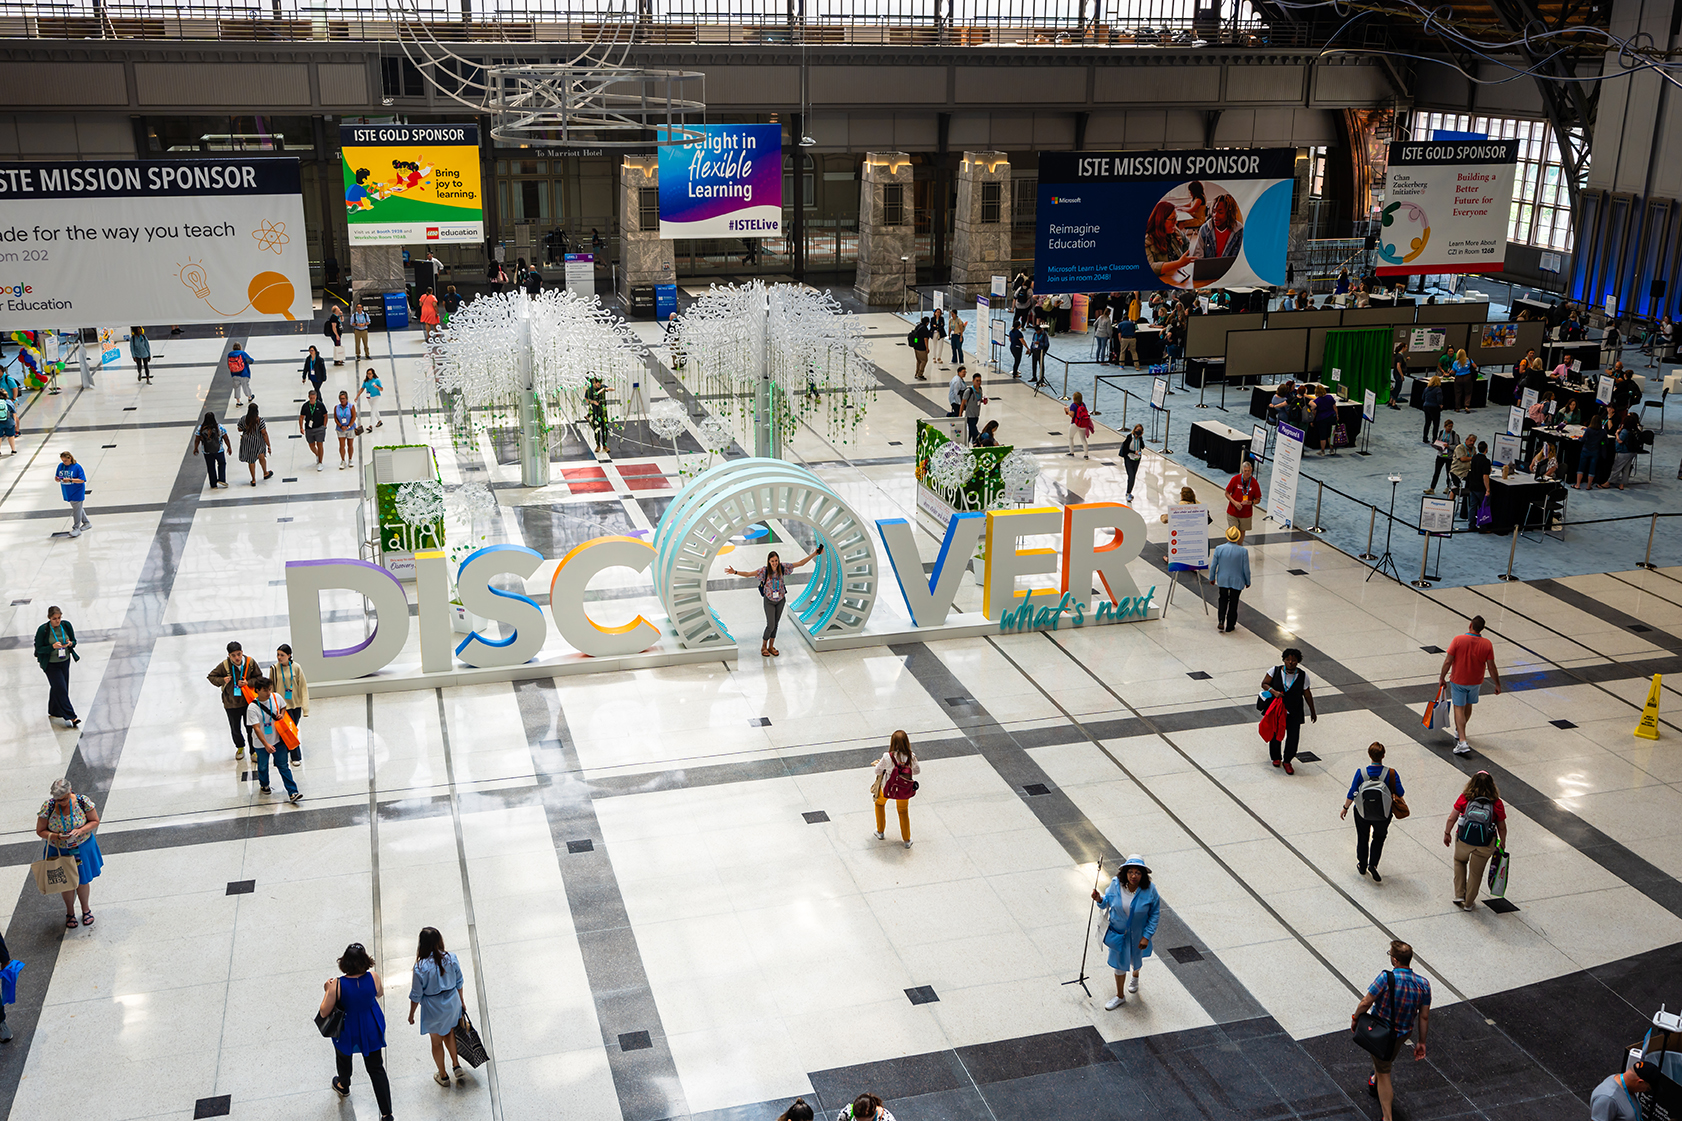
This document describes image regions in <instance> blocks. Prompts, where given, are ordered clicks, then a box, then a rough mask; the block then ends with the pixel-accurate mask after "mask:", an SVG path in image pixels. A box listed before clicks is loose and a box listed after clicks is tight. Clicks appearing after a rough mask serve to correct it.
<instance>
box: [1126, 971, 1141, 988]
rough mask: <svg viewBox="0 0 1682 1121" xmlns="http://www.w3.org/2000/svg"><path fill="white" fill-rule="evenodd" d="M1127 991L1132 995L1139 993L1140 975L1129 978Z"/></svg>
mask: <svg viewBox="0 0 1682 1121" xmlns="http://www.w3.org/2000/svg"><path fill="white" fill-rule="evenodd" d="M1127 991H1128V992H1130V993H1136V992H1138V991H1139V975H1138V974H1137V973H1135V974H1133V975H1132V976H1130V977H1128V978H1127Z"/></svg>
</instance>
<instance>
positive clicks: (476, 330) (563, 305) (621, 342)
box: [434, 289, 643, 436]
mask: <svg viewBox="0 0 1682 1121" xmlns="http://www.w3.org/2000/svg"><path fill="white" fill-rule="evenodd" d="M528 315H529V317H530V320H531V326H530V331H529V338H530V343H529V346H530V354H531V370H532V385H533V392H534V393H535V394H536V396H537V398H538V400H539V401H541V402H543V404H544V407H545V410H546V411H547V412H548V415H549V416H550V417H551V418H552V419H556V420H561V421H565V420H575V419H580V418H582V417H583V416H584V404H583V397H584V389H585V387H586V386H587V385H588V384H589V382H590V378H591V377H595V376H600V377H601V378H602V380H603V382H604V383H605V384H606V386H607V388H608V391H609V396H610V400H617V401H618V402H620V403H621V404H623V403H624V402H625V401H626V400H627V399H628V398H629V397H630V392H631V382H632V381H633V380H635V379H636V378H637V377H638V376H639V375H640V373H641V371H642V369H643V361H642V357H641V355H642V351H643V346H642V344H641V343H640V342H638V341H637V338H636V336H635V335H634V334H633V333H632V332H631V329H630V327H629V326H628V325H626V323H625V321H624V320H622V319H620V318H619V317H618V316H616V315H614V314H613V313H611V312H609V311H608V310H607V309H606V308H604V307H602V306H601V304H600V303H599V302H598V301H597V300H596V299H595V298H594V297H591V298H590V299H588V300H586V299H584V298H583V297H581V296H578V295H577V294H575V293H573V292H569V291H566V290H564V289H550V290H549V291H547V292H543V293H540V294H539V295H537V296H535V297H532V296H527V295H526V294H524V293H522V292H503V293H497V294H492V295H484V296H479V297H477V298H475V299H473V300H469V301H468V302H467V303H464V304H462V305H461V307H460V308H458V309H457V310H456V313H455V314H454V315H452V316H450V325H449V326H448V327H446V328H445V329H444V330H443V332H442V333H441V335H440V337H439V339H438V343H437V346H436V350H437V358H436V361H435V363H434V367H435V369H436V370H437V380H438V388H439V390H441V391H442V393H443V394H444V396H445V399H446V401H448V402H450V407H451V409H452V413H453V414H454V415H456V416H461V415H465V416H466V417H467V420H466V424H467V425H468V426H471V425H472V424H473V423H475V422H478V423H481V424H495V425H501V424H504V423H507V421H508V417H509V416H510V415H511V413H512V410H513V408H514V406H515V404H516V402H517V401H518V400H519V396H520V394H521V393H522V392H524V389H525V386H524V385H523V384H522V376H521V372H520V358H521V351H522V350H523V349H525V348H526V346H527V345H528V344H527V343H526V341H525V340H526V338H527V337H528V333H527V332H526V330H525V328H524V324H523V323H522V320H523V319H525V318H526V317H527V316H528ZM457 402H459V404H458V403H457ZM461 410H466V411H465V414H463V413H462V412H461ZM467 435H468V436H471V433H468V434H467Z"/></svg>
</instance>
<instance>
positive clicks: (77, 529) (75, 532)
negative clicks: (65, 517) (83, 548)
mask: <svg viewBox="0 0 1682 1121" xmlns="http://www.w3.org/2000/svg"><path fill="white" fill-rule="evenodd" d="M70 536H72V537H80V536H82V528H81V527H80V526H77V527H75V528H74V529H72V530H71V531H70Z"/></svg>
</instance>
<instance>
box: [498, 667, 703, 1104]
mask: <svg viewBox="0 0 1682 1121" xmlns="http://www.w3.org/2000/svg"><path fill="white" fill-rule="evenodd" d="M514 695H515V699H516V701H517V703H518V705H519V709H520V718H521V721H522V722H523V723H524V725H525V731H526V742H527V744H528V745H529V746H530V748H531V759H532V768H533V770H534V771H535V772H536V774H537V775H538V778H539V780H540V785H539V787H538V789H539V791H540V794H541V798H542V802H543V810H544V814H545V816H546V817H547V819H548V822H549V835H550V838H551V839H552V840H553V842H554V845H555V853H556V858H557V859H558V860H559V861H560V868H561V880H562V883H563V884H564V885H565V888H566V897H567V906H568V907H569V908H570V909H571V912H572V922H573V927H574V929H575V931H576V934H577V939H578V949H579V952H580V953H581V954H582V956H583V959H584V974H585V977H586V978H587V979H588V981H589V984H590V995H591V998H592V999H593V1000H594V1002H595V1008H596V1019H597V1021H598V1023H599V1024H600V1026H601V1032H602V1046H603V1047H604V1048H606V1051H607V1065H608V1069H609V1071H610V1072H611V1073H612V1076H613V1085H614V1089H615V1091H616V1092H617V1093H618V1096H619V1110H620V1113H621V1115H622V1116H623V1117H624V1121H663V1119H665V1118H674V1117H685V1116H688V1114H689V1106H688V1102H687V1101H686V1099H685V1097H684V1094H683V1086H682V1081H681V1080H680V1079H679V1078H678V1073H677V1064H676V1061H675V1060H674V1059H673V1058H672V1050H671V1044H670V1043H669V1042H668V1040H667V1038H666V1032H665V1028H664V1026H663V1025H662V1023H661V1020H660V1010H659V1008H658V1006H657V1005H656V1004H655V1001H654V989H653V986H652V985H651V984H650V983H649V980H648V971H647V970H646V968H645V967H644V966H643V962H642V951H641V949H640V948H639V947H638V945H637V935H636V931H635V930H634V929H632V927H631V919H630V914H629V913H628V912H627V911H626V909H625V899H624V896H623V895H622V894H621V893H620V890H619V881H618V878H617V877H616V876H615V874H614V871H613V856H612V853H611V851H610V850H609V847H608V845H607V844H606V842H605V838H603V836H602V831H601V824H600V822H599V821H598V820H597V818H596V810H595V805H594V803H593V802H592V799H591V791H590V787H589V784H587V783H586V782H584V781H583V779H582V777H581V775H582V772H581V769H580V763H579V759H578V748H577V746H576V745H575V744H574V743H573V739H572V732H571V730H570V728H569V727H568V726H567V719H566V713H565V712H564V711H563V709H562V706H561V698H560V691H559V690H558V689H557V688H556V685H555V680H554V679H553V678H546V679H543V680H538V681H520V682H516V683H515V685H514ZM580 840H588V841H591V842H592V847H591V848H590V849H589V850H588V851H583V852H573V851H571V849H570V846H569V845H568V842H569V841H580ZM634 1032H647V1033H648V1040H649V1043H650V1046H647V1047H642V1048H640V1049H636V1050H629V1051H627V1050H625V1049H624V1048H623V1047H622V1046H621V1045H620V1038H621V1036H623V1035H628V1034H631V1033H634Z"/></svg>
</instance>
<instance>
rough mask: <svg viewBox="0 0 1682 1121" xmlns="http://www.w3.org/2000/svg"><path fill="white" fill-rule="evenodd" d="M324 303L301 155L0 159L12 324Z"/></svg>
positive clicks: (83, 322) (249, 312)
mask: <svg viewBox="0 0 1682 1121" xmlns="http://www.w3.org/2000/svg"><path fill="white" fill-rule="evenodd" d="M312 313H313V308H312V306H311V302H310V274H309V257H308V249H307V246H306V244H305V239H304V204H303V199H302V197H301V196H300V195H299V173H298V161H297V160H296V159H295V158H283V159H239V158H229V159H211V160H198V159H194V160H172V159H165V160H96V161H87V162H76V163H72V162H49V163H6V164H0V330H4V331H13V330H24V331H29V330H34V329H36V328H41V327H59V328H75V327H119V326H120V327H127V326H129V325H131V324H135V323H170V324H173V323H226V322H250V321H253V320H288V319H302V320H308V319H309V318H310V316H311V314H312Z"/></svg>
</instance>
